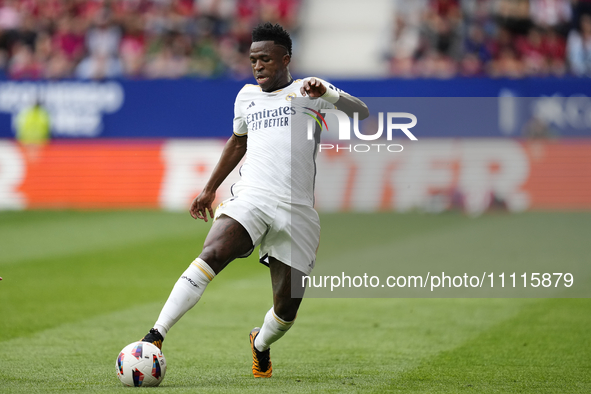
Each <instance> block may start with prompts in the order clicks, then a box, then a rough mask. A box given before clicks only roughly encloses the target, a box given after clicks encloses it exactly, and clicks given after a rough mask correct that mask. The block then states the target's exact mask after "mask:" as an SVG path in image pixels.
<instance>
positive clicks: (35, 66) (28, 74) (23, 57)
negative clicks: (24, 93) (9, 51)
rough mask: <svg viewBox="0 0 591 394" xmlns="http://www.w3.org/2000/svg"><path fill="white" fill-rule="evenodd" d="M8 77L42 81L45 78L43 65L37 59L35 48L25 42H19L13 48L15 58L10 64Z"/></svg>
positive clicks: (13, 57)
mask: <svg viewBox="0 0 591 394" xmlns="http://www.w3.org/2000/svg"><path fill="white" fill-rule="evenodd" d="M8 75H9V76H10V77H11V78H13V79H40V78H42V77H43V75H44V70H43V64H42V63H41V62H39V61H38V60H37V58H36V57H35V53H34V52H33V48H31V47H30V46H29V45H27V44H25V43H24V42H17V43H16V44H15V45H14V46H13V56H12V58H11V59H10V62H9V63H8Z"/></svg>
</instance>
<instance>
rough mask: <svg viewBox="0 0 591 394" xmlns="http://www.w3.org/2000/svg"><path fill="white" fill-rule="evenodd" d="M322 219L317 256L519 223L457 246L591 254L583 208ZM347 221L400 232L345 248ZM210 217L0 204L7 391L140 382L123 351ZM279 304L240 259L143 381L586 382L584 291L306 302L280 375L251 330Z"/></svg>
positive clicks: (504, 385)
mask: <svg viewBox="0 0 591 394" xmlns="http://www.w3.org/2000/svg"><path fill="white" fill-rule="evenodd" d="M321 220H322V225H323V235H322V242H321V245H322V246H321V249H320V252H319V259H318V264H319V265H320V264H322V261H323V259H325V260H327V259H331V258H333V259H334V258H337V257H338V256H339V255H342V254H343V253H345V254H347V253H349V252H350V253H355V251H356V248H357V247H358V245H359V244H360V243H361V244H363V243H364V242H366V241H367V243H369V244H371V243H372V242H373V244H374V245H377V246H379V245H380V244H386V245H388V248H390V249H391V248H392V247H394V246H395V245H396V241H397V239H399V238H404V239H405V241H412V242H419V243H420V244H421V245H422V247H424V248H425V250H429V248H430V247H432V248H434V247H438V245H437V242H443V241H442V239H444V240H445V242H447V240H453V239H454V236H455V235H454V234H464V236H465V235H466V234H473V235H474V234H476V235H477V234H480V233H481V232H483V233H486V231H492V230H494V229H496V228H497V227H498V228H509V229H511V240H512V242H508V243H506V244H507V245H506V247H498V245H496V246H497V247H496V248H494V247H491V248H490V250H487V249H486V244H481V243H478V242H475V240H473V241H472V242H460V240H458V245H461V249H460V250H458V251H456V252H457V253H459V254H462V255H465V254H472V255H478V254H479V253H480V254H482V256H483V258H487V259H490V260H491V261H494V259H495V258H514V259H527V258H531V254H528V253H523V251H531V252H532V253H533V255H535V256H537V257H536V258H548V259H556V260H557V264H558V266H560V265H559V264H560V261H567V260H569V261H572V260H581V261H586V262H587V264H588V263H589V262H591V244H590V243H589V240H588V238H589V234H590V233H591V231H590V230H591V214H590V213H539V212H538V213H524V214H518V215H503V214H497V215H485V216H483V217H480V218H477V219H473V218H468V217H465V216H463V215H460V214H444V215H422V214H416V213H413V214H386V213H381V214H371V215H369V214H363V215H361V214H357V215H353V214H326V215H322V217H321ZM351 222H354V223H363V222H365V223H373V225H375V226H390V225H391V223H395V226H392V227H393V228H394V227H395V228H397V229H399V230H396V231H393V232H382V234H384V235H383V236H382V237H373V238H372V239H371V240H369V239H368V240H364V239H363V237H364V234H363V231H361V232H359V233H357V234H356V235H355V236H351V242H347V243H343V242H342V241H339V238H338V237H337V238H334V237H332V235H331V234H340V235H343V234H342V233H343V230H342V228H343V223H351ZM541 224H545V226H543V225H541ZM495 226H496V227H495ZM208 228H209V224H205V223H201V222H196V221H194V220H193V219H191V218H190V217H189V215H188V214H175V213H165V212H155V211H148V212H145V211H122V212H111V211H108V212H45V211H39V212H37V211H30V212H3V213H0V276H1V277H3V278H4V280H3V281H2V282H0V392H2V393H13V392H15V393H21V392H22V393H25V392H26V393H31V392H40V393H44V392H70V391H71V392H125V390H134V389H130V388H124V387H123V386H122V385H121V384H120V382H119V380H118V379H117V377H116V374H115V359H116V357H117V354H118V352H119V350H120V349H121V348H123V347H124V346H125V345H127V344H128V343H130V342H133V341H135V340H138V339H139V338H140V337H142V336H143V335H144V334H145V333H146V331H147V330H148V329H149V328H150V327H151V324H152V323H153V322H154V320H155V319H156V317H157V315H158V313H159V311H160V308H161V306H162V305H163V303H164V301H165V299H166V297H167V295H168V293H169V291H170V289H171V288H172V286H173V284H174V283H175V281H176V280H177V278H178V277H179V275H180V273H181V272H182V271H183V270H184V269H185V268H186V267H187V266H188V264H189V263H190V262H191V261H192V260H193V259H194V258H195V257H196V256H197V255H198V253H199V252H200V249H201V246H202V244H203V240H204V237H205V235H206V233H207V230H208ZM400 229H401V230H400ZM491 229H492V230H491ZM551 229H556V230H555V231H552V230H551ZM495 231H496V230H495ZM434 232H437V234H439V233H441V234H445V238H441V237H439V238H438V237H434V236H433V233H434ZM344 235H345V236H346V234H344ZM474 237H476V236H475V235H474ZM499 237H500V238H499V239H501V238H502V235H501V234H500V235H499ZM340 239H342V238H340ZM491 242H492V243H493V244H494V239H493V240H491ZM405 243H406V244H408V242H405ZM392 245H394V246H392ZM388 248H386V249H385V250H388ZM376 250H381V249H379V248H377V249H376ZM520 251H521V252H520ZM536 251H538V252H536ZM409 253H410V252H409ZM536 253H537V255H536ZM446 256H448V255H445V256H443V257H442V258H443V259H445V258H453V257H446ZM528 256H530V257H528ZM407 258H408V259H410V258H412V254H410V255H409V256H408V257H407ZM405 261H406V260H405ZM270 306H271V290H270V280H269V274H268V270H267V269H266V268H265V267H263V266H262V265H260V264H258V262H257V261H256V258H254V257H250V258H248V259H245V260H238V261H236V262H234V263H233V264H231V265H230V267H229V268H228V269H227V270H226V271H224V272H223V273H221V274H220V275H219V276H218V277H217V278H216V279H215V280H214V281H213V282H212V283H211V285H210V286H209V288H208V289H207V291H206V292H205V295H204V296H203V298H202V299H201V301H200V302H199V304H198V305H197V306H196V307H195V308H194V309H193V310H191V311H189V312H188V313H187V315H186V316H185V317H184V318H183V319H181V321H180V322H179V323H178V324H177V325H176V326H175V327H174V328H173V330H172V331H171V332H170V333H169V336H168V337H167V339H166V341H165V344H164V348H163V350H164V354H165V356H166V358H167V361H168V370H167V373H166V378H165V379H164V382H163V383H162V385H161V387H159V388H156V389H149V390H159V391H161V392H166V393H176V392H192V393H194V392H208V393H236V392H245V393H266V392H268V393H299V392H303V393H317V392H325V393H331V392H332V393H341V392H374V393H384V392H405V393H406V392H408V393H413V392H416V393H423V392H431V393H457V392H473V393H483V392H498V393H512V392H515V393H567V392H568V393H570V392H580V393H589V392H591V335H590V334H589V330H590V327H591V302H590V300H589V299H413V298H410V299H385V298H380V299H374V298H363V299H355V298H348V299H322V298H309V299H306V300H304V303H303V304H302V308H301V309H300V313H299V316H298V319H297V323H296V324H295V325H294V327H293V329H292V330H291V331H290V332H289V333H288V334H287V335H286V336H285V337H284V338H283V339H282V340H281V341H279V342H278V343H276V344H275V345H274V346H273V347H272V352H271V354H272V360H273V364H274V376H273V378H271V379H265V380H259V379H256V380H255V379H254V378H253V377H252V376H251V372H250V367H251V355H250V348H249V344H248V333H249V332H250V330H251V329H252V328H253V327H255V326H260V324H261V323H262V319H263V316H264V314H265V312H266V311H267V310H268V309H269V308H270Z"/></svg>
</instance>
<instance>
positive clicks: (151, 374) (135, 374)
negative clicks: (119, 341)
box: [115, 342, 166, 387]
mask: <svg viewBox="0 0 591 394" xmlns="http://www.w3.org/2000/svg"><path fill="white" fill-rule="evenodd" d="M115 366H116V367H117V377H118V378H119V380H120V381H121V383H123V384H124V385H126V386H132V387H133V386H135V387H155V386H158V385H159V384H160V383H162V380H163V379H164V374H165V373H166V359H165V358H164V355H163V354H162V351H161V350H160V349H158V347H157V346H155V345H153V344H151V343H149V342H134V343H130V344H129V345H127V346H125V347H124V348H123V350H121V352H120V353H119V356H118V357H117V360H116V361H115Z"/></svg>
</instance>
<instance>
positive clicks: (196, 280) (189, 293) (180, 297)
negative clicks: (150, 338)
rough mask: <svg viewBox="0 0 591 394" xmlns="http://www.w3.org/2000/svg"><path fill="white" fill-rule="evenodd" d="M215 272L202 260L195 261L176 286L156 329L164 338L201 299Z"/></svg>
mask: <svg viewBox="0 0 591 394" xmlns="http://www.w3.org/2000/svg"><path fill="white" fill-rule="evenodd" d="M214 277H215V272H214V271H213V270H212V269H211V267H210V266H209V265H207V263H206V262H205V261H203V260H201V259H200V258H197V259H195V261H193V262H192V263H191V265H190V266H189V268H187V270H186V271H185V272H183V274H182V275H181V277H180V278H179V280H178V281H177V282H176V284H175V285H174V287H173V289H172V291H171V292H170V295H169V296H168V300H166V304H164V307H162V311H161V312H160V316H158V320H157V321H156V324H154V328H157V329H158V331H159V332H160V334H162V337H165V336H166V333H167V332H168V330H170V328H171V327H172V326H173V325H174V324H175V323H176V322H177V321H178V320H179V319H180V318H181V317H182V316H183V315H184V314H185V313H186V312H187V311H188V310H189V309H191V308H192V307H193V306H195V304H196V303H197V301H199V299H200V298H201V295H202V294H203V292H204V291H205V288H206V287H207V285H208V284H209V282H210V281H211V280H212V279H213V278H214Z"/></svg>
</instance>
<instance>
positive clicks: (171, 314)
mask: <svg viewBox="0 0 591 394" xmlns="http://www.w3.org/2000/svg"><path fill="white" fill-rule="evenodd" d="M252 248H253V243H252V240H251V238H250V235H249V234H248V232H247V231H246V229H245V228H244V227H243V226H242V225H241V224H240V223H238V222H237V221H236V220H234V219H232V218H230V217H229V216H226V215H222V216H220V217H219V218H217V219H216V220H215V222H214V223H213V225H212V227H211V230H210V231H209V234H208V235H207V238H206V239H205V244H204V246H203V251H202V252H201V254H200V255H199V257H198V258H197V259H195V261H193V262H192V263H191V265H190V266H189V268H187V270H186V271H185V272H183V274H182V275H181V277H180V278H179V280H178V281H177V282H176V284H175V285H174V288H173V289H172V292H171V293H170V296H169V297H168V300H167V301H166V303H165V304H164V307H163V308H162V311H161V312H160V316H159V317H158V320H157V321H156V324H154V328H153V329H151V330H150V332H149V333H148V334H147V335H146V336H145V337H144V338H143V339H142V341H144V342H152V343H153V344H155V345H156V346H158V347H160V348H161V347H162V341H163V340H164V337H165V336H166V333H167V332H168V330H170V328H171V327H172V326H173V325H174V324H175V323H176V322H177V321H178V320H179V319H180V318H181V317H182V316H183V315H184V314H185V313H186V312H187V311H188V310H189V309H191V308H192V307H193V306H195V304H197V302H198V301H199V299H200V298H201V296H202V295H203V292H204V291H205V288H206V287H207V285H208V284H209V282H210V281H211V280H212V279H213V278H214V277H215V276H216V275H217V274H219V273H220V272H221V271H222V270H223V269H224V268H225V267H226V266H227V265H228V264H229V263H230V262H231V261H232V260H234V259H236V258H238V257H241V256H243V255H245V254H248V253H249V252H250V251H251V250H252Z"/></svg>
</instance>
